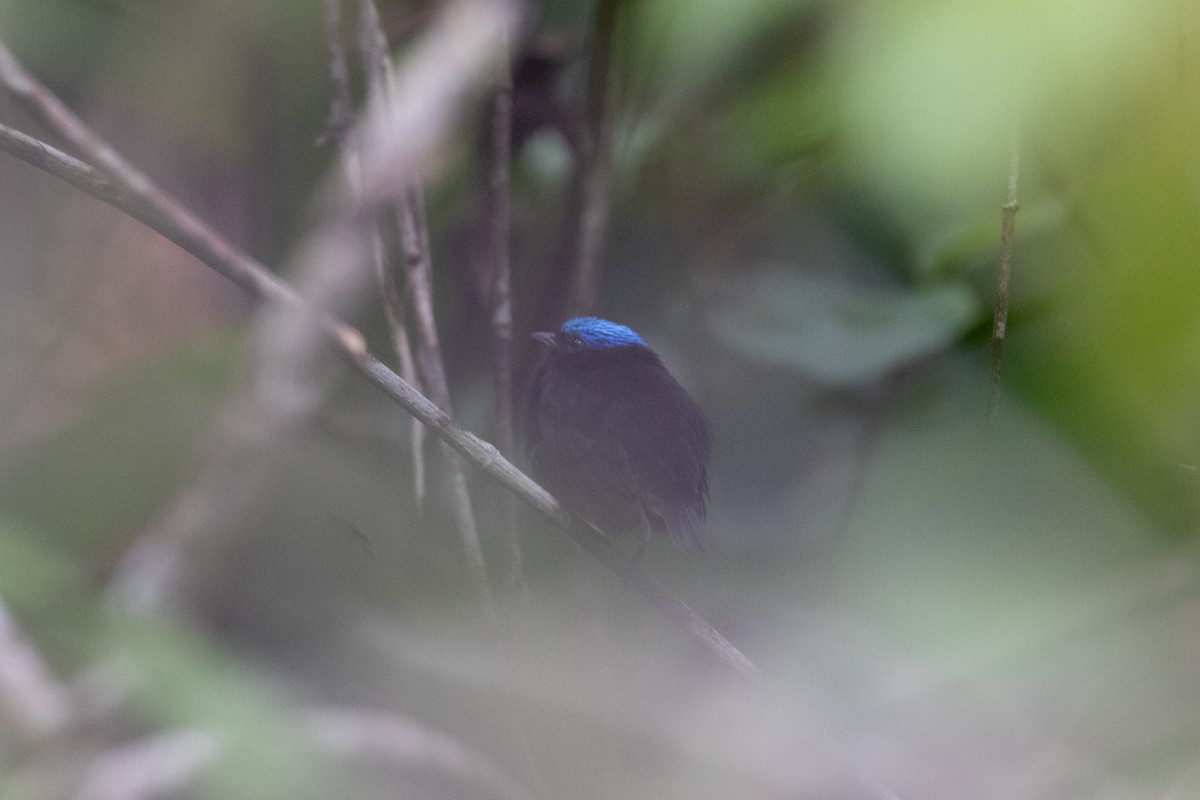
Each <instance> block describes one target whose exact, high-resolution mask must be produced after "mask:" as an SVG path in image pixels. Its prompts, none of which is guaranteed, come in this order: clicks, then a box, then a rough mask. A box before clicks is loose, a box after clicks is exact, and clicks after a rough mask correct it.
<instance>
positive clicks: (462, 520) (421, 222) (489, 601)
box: [359, 0, 497, 621]
mask: <svg viewBox="0 0 1200 800" xmlns="http://www.w3.org/2000/svg"><path fill="white" fill-rule="evenodd" d="M359 18H360V24H359V30H360V40H361V41H360V47H361V49H362V58H363V71H364V72H365V73H366V75H367V83H368V85H369V86H370V88H371V93H372V96H373V97H375V98H379V99H378V101H377V104H378V106H379V107H380V108H383V109H384V110H385V115H386V116H388V117H390V116H394V114H395V113H396V112H395V110H394V109H393V108H392V98H395V97H396V96H397V93H398V91H399V89H398V87H397V81H396V78H395V75H394V73H393V71H392V62H391V58H390V57H389V55H388V46H387V39H386V38H385V36H384V34H383V27H382V26H381V25H380V24H379V12H378V10H377V9H376V7H375V3H374V2H373V1H372V0H360V2H359ZM394 203H395V206H396V216H397V222H398V224H399V227H400V242H401V247H402V248H403V253H404V260H405V276H406V278H407V283H408V292H409V297H411V298H412V303H413V312H414V317H415V318H416V326H417V373H418V374H419V375H420V376H421V382H422V384H424V386H425V388H426V389H427V390H428V391H429V394H430V396H431V397H432V399H433V401H434V402H435V403H437V405H438V407H439V408H440V409H442V411H444V412H445V413H446V414H447V415H453V413H454V411H453V409H452V407H451V405H450V387H449V385H448V384H447V382H446V366H445V362H444V360H443V359H442V346H441V342H440V340H439V337H438V331H437V320H436V318H435V316H434V312H433V265H432V255H431V253H430V250H429V229H428V225H427V224H426V221H425V198H424V195H423V192H422V190H421V186H420V184H419V183H417V182H416V181H414V180H412V179H411V177H410V178H409V179H408V180H406V181H405V182H404V184H403V188H402V189H401V190H400V192H399V193H398V194H397V195H396V197H395V198H394ZM443 451H444V452H445V454H446V464H447V466H448V468H449V473H450V498H451V510H452V511H453V513H454V522H455V525H456V527H457V528H458V533H459V538H460V539H462V543H463V551H464V553H465V555H466V559H467V570H468V572H469V574H470V576H471V585H472V586H473V587H474V589H475V594H476V595H477V596H478V598H479V601H480V603H481V604H482V605H483V609H484V612H485V613H486V614H487V615H488V618H489V619H491V620H493V621H494V620H496V619H497V616H496V603H495V599H494V598H493V597H492V590H491V583H490V581H489V580H488V574H487V564H486V563H485V561H484V558H483V546H482V545H481V543H480V541H479V526H478V525H477V524H476V521H475V512H474V510H473V509H472V506H471V494H470V490H469V488H468V486H467V478H466V475H465V474H464V472H463V466H462V463H461V462H460V461H459V460H458V459H457V458H456V457H455V456H454V454H453V453H452V452H450V451H449V449H448V448H445V447H444V446H443Z"/></svg>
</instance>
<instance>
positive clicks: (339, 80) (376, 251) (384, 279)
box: [324, 0, 425, 508]
mask: <svg viewBox="0 0 1200 800" xmlns="http://www.w3.org/2000/svg"><path fill="white" fill-rule="evenodd" d="M324 2H325V40H326V43H327V46H328V49H329V84H330V102H329V125H328V127H329V133H330V134H331V135H332V136H333V138H334V139H335V140H336V141H337V144H338V150H339V152H340V153H341V158H342V167H343V170H344V172H345V175H346V185H347V187H348V188H349V191H350V193H351V195H352V196H353V197H355V198H360V197H361V194H362V191H361V186H362V182H363V176H362V163H361V159H360V158H359V153H358V148H357V147H356V146H355V144H354V141H353V137H352V135H351V134H352V128H353V124H354V115H353V112H352V101H351V96H350V76H349V69H348V64H347V60H346V48H345V43H344V38H343V37H344V29H343V26H342V2H341V0H324ZM369 227H370V234H369V236H370V240H371V263H372V265H373V266H374V272H375V281H376V283H377V284H378V286H379V293H380V297H381V298H382V301H383V313H384V318H385V320H386V321H387V326H388V333H389V334H390V336H391V340H392V350H393V352H395V354H396V360H397V362H398V364H399V367H400V377H402V378H404V380H406V381H408V382H409V383H411V384H412V385H413V386H415V387H416V388H417V389H418V390H420V388H421V384H420V382H419V381H418V378H417V372H416V364H415V362H414V360H413V354H412V345H411V343H410V342H409V338H408V326H407V323H406V321H405V312H404V299H403V297H401V294H400V290H399V289H398V288H397V287H396V281H395V280H394V278H393V277H392V272H391V270H390V269H389V268H388V263H387V254H386V251H385V248H384V244H383V234H382V232H381V231H380V229H379V222H378V220H377V219H372V220H371V222H370V223H369ZM411 436H412V443H411V449H412V462H413V497H414V498H415V499H416V502H417V507H418V508H421V507H423V506H424V503H425V427H424V426H423V425H421V423H420V422H418V421H417V420H416V419H415V418H413V419H412V420H411Z"/></svg>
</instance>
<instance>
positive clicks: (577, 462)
mask: <svg viewBox="0 0 1200 800" xmlns="http://www.w3.org/2000/svg"><path fill="white" fill-rule="evenodd" d="M534 337H535V338H536V339H538V341H539V342H541V343H542V344H544V345H546V349H547V352H546V353H545V357H544V359H543V360H542V362H541V363H540V364H539V366H538V367H537V369H536V370H535V371H534V374H533V376H532V378H531V380H530V384H529V391H528V394H527V398H526V403H525V412H524V421H523V422H524V424H523V427H524V435H525V449H526V453H527V454H528V456H529V461H530V468H531V471H532V473H533V476H534V477H535V478H536V479H537V480H538V482H540V483H541V484H542V485H543V486H545V487H546V489H547V490H549V491H550V492H551V493H552V494H553V495H554V496H555V497H557V498H558V499H559V500H560V501H561V502H562V503H563V505H565V506H566V507H567V508H568V509H569V510H570V511H571V512H573V513H575V514H577V515H579V516H580V517H583V518H584V519H586V520H587V521H589V522H592V523H594V524H595V525H597V526H599V527H600V528H601V529H602V530H604V531H607V532H610V533H619V532H623V531H631V532H634V533H637V534H640V535H642V536H646V535H648V534H649V533H651V532H655V533H665V534H667V535H669V536H670V537H671V540H672V541H673V542H674V543H675V544H676V545H677V546H678V547H680V548H682V549H684V550H688V551H694V550H699V549H700V547H701V534H702V532H703V528H704V517H705V513H706V511H707V508H708V475H707V471H708V457H709V451H710V450H711V447H712V434H711V432H710V429H709V424H708V420H707V418H706V417H705V416H704V412H703V411H702V410H701V409H700V407H699V406H698V405H696V403H695V402H694V401H693V400H692V398H691V397H689V396H688V394H687V392H685V391H684V390H683V387H682V386H680V385H679V383H678V382H677V381H676V380H675V378H673V377H672V376H671V374H670V373H669V372H667V369H666V367H664V366H663V365H662V362H660V361H659V359H658V356H657V355H655V354H654V352H653V351H652V350H651V349H650V348H649V347H648V346H647V345H646V343H645V342H644V341H642V338H641V337H640V336H638V335H637V334H636V333H634V332H633V331H632V330H630V329H629V328H626V327H625V326H623V325H618V324H616V323H613V322H608V321H607V320H601V319H596V318H594V317H581V318H577V319H573V320H570V321H568V322H567V323H566V324H564V325H563V327H562V329H561V330H559V331H557V332H556V333H539V334H534Z"/></svg>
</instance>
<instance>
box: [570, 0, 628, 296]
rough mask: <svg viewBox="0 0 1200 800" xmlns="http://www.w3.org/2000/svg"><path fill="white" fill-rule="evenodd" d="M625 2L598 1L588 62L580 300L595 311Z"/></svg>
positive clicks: (578, 270) (608, 202)
mask: <svg viewBox="0 0 1200 800" xmlns="http://www.w3.org/2000/svg"><path fill="white" fill-rule="evenodd" d="M619 3H620V0H597V3H596V25H595V31H594V33H593V34H592V47H591V61H590V63H589V65H588V82H587V121H586V136H585V138H584V145H583V162H584V163H583V166H582V169H583V186H582V192H581V198H580V201H579V202H580V207H579V220H578V223H577V224H578V228H579V230H578V234H577V235H578V237H579V238H578V244H577V248H578V249H577V252H576V258H575V303H576V307H577V308H578V309H580V310H582V311H585V312H588V313H591V312H594V311H596V310H597V309H598V308H599V305H600V251H601V249H602V246H603V244H604V235H605V232H606V230H607V228H608V215H609V207H610V205H611V203H612V142H613V131H612V128H613V120H612V69H613V67H612V53H613V40H614V39H615V38H616V26H617V6H618V5H619Z"/></svg>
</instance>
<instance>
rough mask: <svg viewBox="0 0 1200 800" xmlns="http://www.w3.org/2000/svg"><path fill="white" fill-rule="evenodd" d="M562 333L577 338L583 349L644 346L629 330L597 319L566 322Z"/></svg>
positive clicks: (578, 319) (643, 342)
mask: <svg viewBox="0 0 1200 800" xmlns="http://www.w3.org/2000/svg"><path fill="white" fill-rule="evenodd" d="M562 332H563V333H565V334H568V335H571V336H575V337H577V338H578V339H579V341H580V342H582V343H583V345H584V346H585V347H592V348H595V349H597V350H603V349H604V348H606V347H624V346H626V345H631V344H640V345H642V346H643V347H645V346H646V342H645V341H644V340H643V339H642V337H640V336H638V335H637V334H636V333H634V332H633V331H632V330H630V329H629V328H626V327H625V326H624V325H618V324H617V323H615V322H609V321H608V320H606V319H599V318H598V317H576V318H575V319H570V320H567V321H566V322H564V323H563V326H562Z"/></svg>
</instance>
